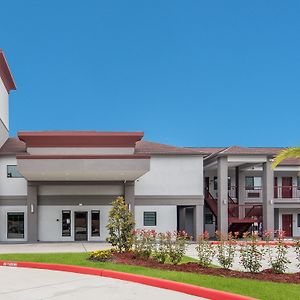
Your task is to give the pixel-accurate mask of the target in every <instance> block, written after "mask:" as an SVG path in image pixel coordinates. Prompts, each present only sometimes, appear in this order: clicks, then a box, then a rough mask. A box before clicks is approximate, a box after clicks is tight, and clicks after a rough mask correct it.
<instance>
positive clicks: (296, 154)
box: [272, 147, 300, 169]
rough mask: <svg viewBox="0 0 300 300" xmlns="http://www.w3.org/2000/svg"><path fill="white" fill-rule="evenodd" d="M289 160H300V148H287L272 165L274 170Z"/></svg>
mask: <svg viewBox="0 0 300 300" xmlns="http://www.w3.org/2000/svg"><path fill="white" fill-rule="evenodd" d="M287 158H300V147H293V148H287V149H284V150H282V151H281V152H280V153H279V154H277V156H276V157H275V159H274V162H273V164H272V167H273V169H275V167H276V166H277V165H279V164H280V163H281V162H282V161H283V160H285V159H287Z"/></svg>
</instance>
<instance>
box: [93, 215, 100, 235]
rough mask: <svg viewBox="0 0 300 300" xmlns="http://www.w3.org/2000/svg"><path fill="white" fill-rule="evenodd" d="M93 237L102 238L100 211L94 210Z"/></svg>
mask: <svg viewBox="0 0 300 300" xmlns="http://www.w3.org/2000/svg"><path fill="white" fill-rule="evenodd" d="M91 220H92V236H100V211H99V210H92V217H91Z"/></svg>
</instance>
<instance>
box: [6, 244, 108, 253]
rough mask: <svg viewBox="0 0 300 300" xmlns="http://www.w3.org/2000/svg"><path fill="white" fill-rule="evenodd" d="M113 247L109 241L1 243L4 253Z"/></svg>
mask: <svg viewBox="0 0 300 300" xmlns="http://www.w3.org/2000/svg"><path fill="white" fill-rule="evenodd" d="M107 248H111V246H110V244H108V243H100V242H97V243H94V242H71V243H35V244H0V254H4V253H53V252H58V253H59V252H90V251H95V250H101V249H107Z"/></svg>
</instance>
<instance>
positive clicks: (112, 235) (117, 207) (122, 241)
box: [106, 197, 134, 252]
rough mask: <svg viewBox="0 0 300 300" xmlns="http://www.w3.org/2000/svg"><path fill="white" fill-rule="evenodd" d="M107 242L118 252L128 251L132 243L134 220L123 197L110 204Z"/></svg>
mask: <svg viewBox="0 0 300 300" xmlns="http://www.w3.org/2000/svg"><path fill="white" fill-rule="evenodd" d="M106 228H107V230H108V234H109V236H108V238H107V241H108V242H109V243H111V244H112V246H115V247H116V248H117V251H118V252H124V251H129V250H130V249H131V247H132V242H133V234H132V232H133V228H134V220H133V216H132V213H131V212H130V211H129V209H128V205H127V204H126V203H125V201H124V198H123V197H118V198H117V199H116V200H114V201H113V202H112V208H111V210H110V211H109V218H108V223H107V225H106Z"/></svg>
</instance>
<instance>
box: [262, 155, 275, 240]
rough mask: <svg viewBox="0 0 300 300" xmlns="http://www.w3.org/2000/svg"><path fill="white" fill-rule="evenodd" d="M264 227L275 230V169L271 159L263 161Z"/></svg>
mask: <svg viewBox="0 0 300 300" xmlns="http://www.w3.org/2000/svg"><path fill="white" fill-rule="evenodd" d="M263 229H264V231H265V230H268V231H272V233H273V232H274V171H273V169H272V163H271V161H270V160H269V159H268V160H267V162H265V163H263ZM272 238H274V235H272Z"/></svg>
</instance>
